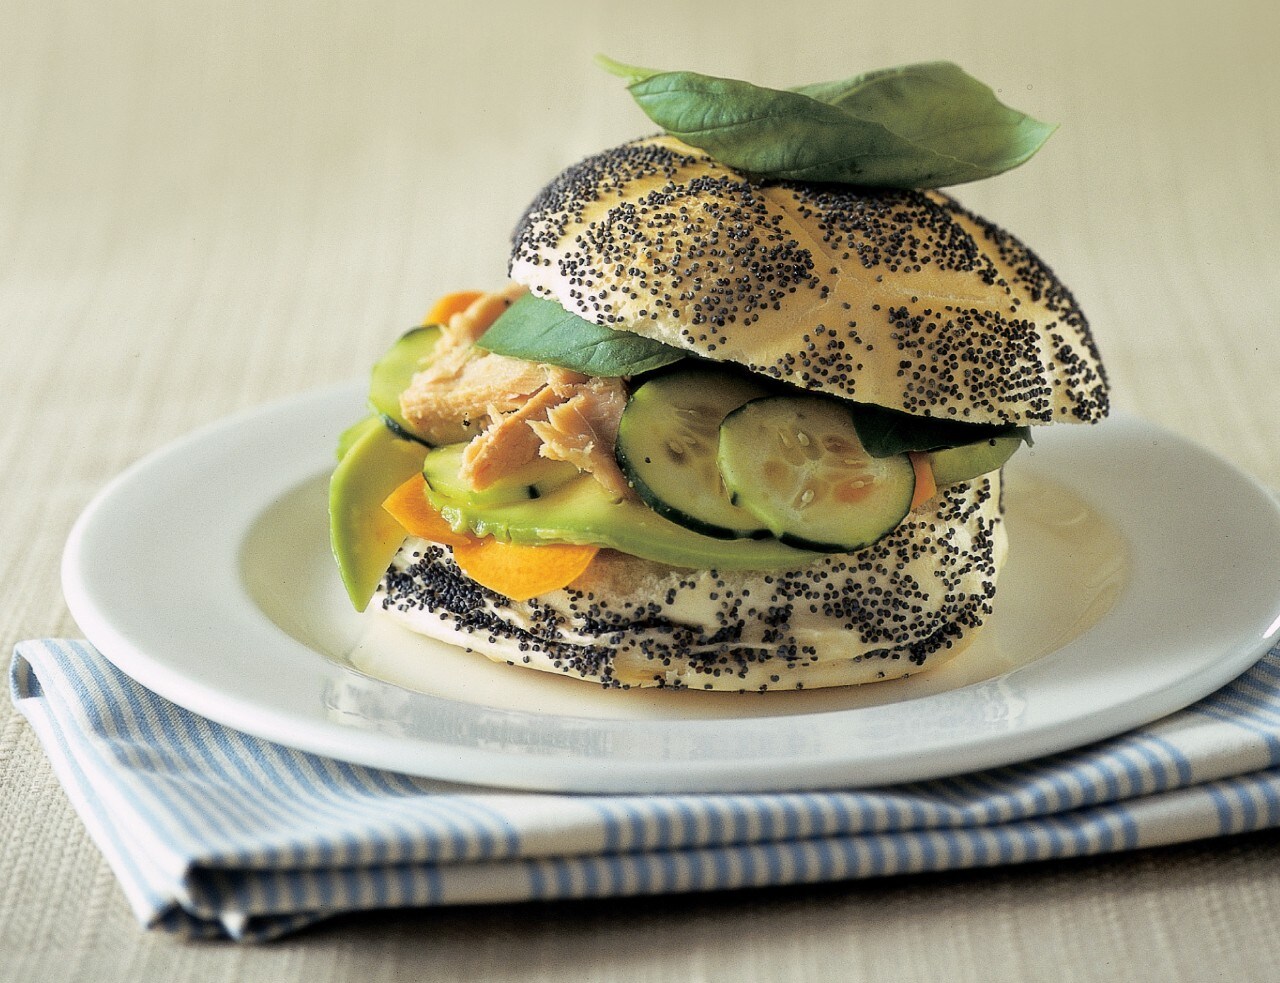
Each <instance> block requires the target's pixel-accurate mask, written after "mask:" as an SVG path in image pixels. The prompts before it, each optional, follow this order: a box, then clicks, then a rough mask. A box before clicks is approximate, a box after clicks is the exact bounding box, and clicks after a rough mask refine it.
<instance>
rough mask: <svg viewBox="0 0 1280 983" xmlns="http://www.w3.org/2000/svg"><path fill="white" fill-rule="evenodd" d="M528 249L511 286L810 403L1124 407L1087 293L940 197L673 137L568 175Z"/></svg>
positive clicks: (1026, 420)
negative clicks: (814, 177)
mask: <svg viewBox="0 0 1280 983" xmlns="http://www.w3.org/2000/svg"><path fill="white" fill-rule="evenodd" d="M513 241H514V249H513V253H512V257H511V266H510V272H511V277H512V279H514V280H516V281H518V282H519V283H522V284H524V285H526V286H528V287H529V288H530V289H531V290H532V291H533V292H534V293H536V294H540V295H542V296H545V297H551V298H554V299H555V300H556V301H558V302H559V303H560V305H561V306H563V307H564V308H565V309H567V310H569V311H571V312H573V313H576V314H578V315H580V316H582V317H584V318H586V319H587V320H589V321H593V322H595V323H597V324H603V325H609V326H613V327H617V328H619V329H622V330H626V331H632V332H635V333H638V334H641V335H644V336H646V337H649V338H652V339H654V340H657V341H661V342H663V343H665V344H668V345H673V346H676V347H679V348H683V349H687V350H689V351H691V352H695V353H697V354H699V355H703V356H706V357H708V358H711V359H718V360H726V361H731V362H737V363H739V364H741V365H744V366H746V367H747V368H748V369H750V370H752V371H754V372H758V373H761V374H764V375H768V376H772V377H774V378H776V379H780V380H782V381H784V382H788V383H791V384H793V385H796V386H799V387H801V388H804V389H809V390H818V391H821V392H826V393H831V394H833V395H835V396H841V397H844V398H847V399H851V400H856V401H858V402H863V403H873V404H877V405H880V406H884V407H888V408H889V409H894V410H902V411H905V412H907V413H913V414H917V415H921V416H933V417H942V418H949V419H956V420H964V421H968V422H972V423H1000V424H1019V425H1022V424H1036V423H1052V422H1057V421H1085V422H1092V421H1095V420H1098V419H1100V418H1101V417H1103V416H1105V415H1106V412H1107V385H1106V377H1105V374H1104V372H1103V369H1102V365H1101V362H1100V361H1099V357H1098V352H1097V349H1096V347H1095V345H1094V342H1093V338H1092V336H1091V335H1090V333H1089V326H1088V324H1087V322H1086V321H1085V318H1084V316H1083V315H1082V314H1081V312H1080V309H1079V308H1078V307H1077V306H1076V303H1075V300H1074V299H1073V298H1072V296H1071V294H1070V292H1069V291H1068V290H1067V289H1066V287H1064V286H1063V285H1062V283H1061V282H1060V281H1059V280H1058V279H1057V278H1056V277H1055V276H1054V275H1053V273H1052V271H1050V270H1049V268H1048V267H1047V266H1045V265H1044V263H1042V262H1041V261H1040V260H1039V259H1038V258H1037V257H1036V256H1035V255H1034V254H1033V253H1032V252H1031V251H1030V250H1028V249H1027V248H1026V247H1025V246H1024V245H1022V243H1020V242H1019V241H1018V240H1017V239H1015V238H1014V237H1013V236H1011V235H1009V234H1008V233H1007V232H1004V231H1002V230H1000V229H998V228H996V227H995V226H994V225H991V224H990V223H988V222H986V221H984V220H982V219H980V218H978V217H977V216H975V215H972V214H970V213H969V212H967V211H965V210H964V209H963V208H961V207H960V206H959V205H957V204H956V203H955V201H953V200H952V199H951V198H949V197H948V196H947V195H945V194H942V193H940V192H936V191H926V192H919V191H897V190H882V189H867V188H853V187H848V186H841V185H819V184H798V183H793V182H779V181H764V182H759V181H751V180H748V179H747V178H746V177H745V176H744V175H742V174H740V173H738V172H736V171H734V170H732V169H730V168H728V167H725V166H723V165H721V164H718V163H716V162H715V161H714V160H712V158H711V157H709V156H708V155H707V154H705V153H703V152H702V151H700V150H696V149H694V148H692V147H689V146H687V145H685V144H683V143H681V142H680V141H678V140H675V139H672V138H670V137H657V138H651V139H646V140H640V141H635V142H633V143H628V144H624V145H622V146H620V147H616V148H614V149H612V150H607V151H604V152H603V153H600V154H596V155H595V156H592V157H588V158H587V159H586V160H584V161H582V162H580V163H578V164H575V165H574V166H572V167H570V168H569V169H568V170H566V171H564V172H563V173H562V174H561V175H560V176H559V177H557V178H556V179H555V180H554V181H552V183H551V184H549V185H548V186H547V187H546V188H545V189H543V191H542V192H541V194H540V195H539V196H538V197H537V199H535V201H534V202H533V204H532V205H531V206H530V208H529V210H528V211H527V212H526V214H525V216H524V218H523V219H522V220H521V222H520V224H519V226H518V227H517V229H516V231H515V233H514V238H513Z"/></svg>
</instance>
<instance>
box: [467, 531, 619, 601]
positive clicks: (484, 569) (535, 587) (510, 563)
mask: <svg viewBox="0 0 1280 983" xmlns="http://www.w3.org/2000/svg"><path fill="white" fill-rule="evenodd" d="M599 551H600V548H599V547H598V546H573V545H570V544H568V543H547V544H545V545H541V546H523V545H517V544H515V543H504V542H502V541H501V540H497V539H492V538H490V539H477V540H473V541H472V542H470V543H467V544H466V545H465V546H455V547H454V548H453V558H454V560H455V561H456V562H457V564H458V566H459V567H461V569H462V572H463V573H465V574H466V575H467V576H468V577H470V578H471V579H472V580H474V581H475V582H476V583H478V584H481V585H483V586H485V587H488V588H489V589H490V590H492V591H497V592H498V593H499V594H502V595H504V596H505V597H509V598H511V599H512V600H513V601H527V600H528V599H529V598H531V597H537V596H538V595H539V594H546V593H549V592H550V591H553V590H559V589H560V588H561V587H567V586H568V585H569V584H571V583H573V582H574V581H575V580H577V579H578V578H579V577H580V576H582V573H583V571H585V570H586V569H587V567H588V566H590V565H591V561H592V560H593V559H595V555H596V553H598V552H599Z"/></svg>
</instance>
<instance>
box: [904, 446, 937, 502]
mask: <svg viewBox="0 0 1280 983" xmlns="http://www.w3.org/2000/svg"><path fill="white" fill-rule="evenodd" d="M907 457H909V458H911V467H912V468H914V469H915V472H916V491H915V494H914V495H912V496H911V511H912V512H914V511H915V510H916V509H918V508H919V507H920V506H921V505H923V504H924V503H925V502H927V501H929V499H931V498H933V496H934V495H936V494H938V483H937V482H936V481H934V480H933V465H932V464H930V463H929V455H928V454H923V453H921V452H919V451H908V452H907Z"/></svg>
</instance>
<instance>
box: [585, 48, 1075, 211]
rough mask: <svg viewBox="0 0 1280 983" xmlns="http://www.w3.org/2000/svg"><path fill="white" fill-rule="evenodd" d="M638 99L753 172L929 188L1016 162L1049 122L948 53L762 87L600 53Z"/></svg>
mask: <svg viewBox="0 0 1280 983" xmlns="http://www.w3.org/2000/svg"><path fill="white" fill-rule="evenodd" d="M598 61H600V64H601V65H602V66H603V67H604V68H605V69H606V70H608V71H610V72H612V73H613V74H615V75H620V76H621V77H623V78H624V79H626V80H627V82H628V88H629V89H630V91H631V95H632V96H633V97H634V98H635V100H636V102H637V103H638V104H639V105H640V108H641V109H643V110H644V111H645V113H646V114H647V115H648V116H649V118H650V119H652V120H653V121H654V122H655V123H657V124H658V125H659V126H661V127H662V128H663V129H664V130H666V131H667V133H668V134H670V135H671V136H674V137H677V138H678V139H680V140H683V141H684V142H686V143H689V144H691V145H693V146H695V147H700V148H701V149H703V150H705V151H706V152H707V153H709V154H710V155H711V156H712V157H714V158H715V159H716V160H718V161H720V162H721V163H723V164H727V165H728V166H730V167H733V168H736V169H737V170H741V171H746V172H748V173H750V174H755V175H758V176H760V177H767V178H780V179H786V180H800V181H832V182H838V183H842V184H860V185H873V186H879V187H893V188H937V187H942V186H944V185H950V184H962V183H964V182H966V181H976V180H979V179H980V178H986V177H991V176H993V175H996V174H1000V173H1002V172H1003V171H1007V170H1009V169H1010V168H1013V167H1017V166H1018V165H1019V164H1022V163H1024V162H1025V161H1027V160H1028V159H1029V158H1030V157H1031V156H1032V155H1033V154H1034V153H1035V152H1036V151H1037V150H1039V149H1040V147H1041V146H1043V145H1044V142H1045V141H1046V140H1047V139H1048V138H1049V135H1050V134H1051V133H1053V131H1054V129H1055V127H1054V126H1052V125H1050V124H1048V123H1042V122H1040V121H1039V120H1036V119H1033V118H1032V117H1030V116H1028V115H1026V114H1025V113H1021V112H1018V111H1017V110H1015V109H1011V108H1009V107H1008V106H1005V105H1004V104H1003V103H1001V102H1000V101H999V100H998V99H997V98H996V96H995V93H994V92H993V91H992V90H991V89H990V87H988V86H986V85H984V84H983V83H981V82H979V81H978V80H977V79H975V78H973V77H972V76H970V75H968V74H966V73H965V72H964V71H963V70H962V69H961V68H959V67H958V66H957V65H953V64H951V63H950V62H925V63H922V64H918V65H906V66H902V67H900V68H890V69H883V70H881V71H876V72H868V73H866V74H863V75H858V76H855V77H853V78H851V79H846V80H844V81H839V82H825V83H819V84H815V85H809V86H802V87H800V88H797V89H791V90H782V89H770V88H765V87H763V86H757V85H752V84H751V83H749V82H740V81H737V80H734V79H724V78H717V77H715V76H710V75H700V74H698V73H696V72H659V71H655V70H652V69H645V68H638V67H635V66H629V65H623V64H620V63H618V62H614V61H611V60H609V59H598Z"/></svg>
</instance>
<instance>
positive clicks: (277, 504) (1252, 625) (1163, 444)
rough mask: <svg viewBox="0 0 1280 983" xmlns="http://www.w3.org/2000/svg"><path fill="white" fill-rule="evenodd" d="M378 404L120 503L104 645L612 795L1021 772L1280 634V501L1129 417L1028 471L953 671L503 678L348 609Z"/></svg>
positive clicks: (325, 725)
mask: <svg viewBox="0 0 1280 983" xmlns="http://www.w3.org/2000/svg"><path fill="white" fill-rule="evenodd" d="M362 391H363V386H362V385H358V384H354V383H353V384H350V385H346V386H343V387H341V388H337V389H330V390H325V391H321V392H316V393H311V394H307V395H304V396H302V397H298V398H295V399H292V400H289V401H287V402H283V403H279V404H276V405H272V406H267V407H265V408H262V409H259V410H256V411H253V412H250V413H247V414H242V415H240V416H237V417H234V418H232V419H229V420H226V421H224V422H222V423H220V424H218V425H216V426H213V427H211V428H208V429H205V430H202V431H200V432H198V433H196V434H193V435H192V436H190V437H188V438H186V439H184V440H182V441H180V442H178V443H176V444H173V445H171V446H169V447H167V448H164V449H162V450H160V451H158V452H157V453H155V454H153V455H151V456H149V457H148V458H146V459H144V460H143V461H141V462H139V463H138V464H136V465H135V466H133V467H132V468H130V469H129V470H128V471H126V472H125V473H124V474H122V475H121V476H120V477H119V478H117V479H116V480H115V481H114V482H112V483H111V484H110V485H109V486H108V487H107V488H106V489H104V490H103V492H102V493H101V494H100V495H99V496H98V497H97V498H96V499H95V500H94V501H93V503H92V504H91V505H90V506H89V507H88V509H86V511H85V513H84V515H83V516H81V518H80V520H79V522H78V523H77V524H76V526H75V528H74V530H73V531H72V534H71V537H70V539H69V541H68V543H67V548H66V553H65V555H64V558H63V587H64V591H65V593H66V597H67V603H68V604H69V605H70V607H71V611H72V614H73V615H74V616H75V618H76V620H77V622H78V623H79V625H80V627H81V629H82V630H83V631H84V633H85V634H86V636H87V637H88V638H89V640H90V641H92V642H93V643H94V645H96V646H97V647H98V648H99V650H101V651H102V653H103V654H104V655H105V656H106V657H107V658H108V659H110V660H111V661H112V662H114V663H115V664H116V665H117V666H119V667H120V668H121V669H122V670H123V671H124V672H126V673H128V674H129V675H130V676H132V677H133V678H135V679H136V680H138V681H139V682H141V683H143V684H144V685H146V686H147V687H149V688H150V689H152V690H154V691H155V692H157V693H159V694H160V695H161V696H164V697H167V698H168V699H170V700H172V701H173V702H175V703H178V704H180V705H182V706H184V707H187V708H188V709H191V710H194V711H196V712H198V713H201V714H204V715H205V716H207V717H210V718H212V719H214V720H217V721H220V722H222V723H224V724H227V725H230V726H232V727H236V728H239V729H241V730H244V731H247V732H249V733H252V734H256V735H259V736H261V737H264V738H268V739H270V740H273V741H277V742H279V743H281V744H285V745H289V746H292V747H296V748H301V749H304V750H308V751H314V752H317V753H320V754H325V755H329V756H332V757H336V758H340V759H343V760H347V761H353V762H358V763H362V764H368V765H373V766H378V767H385V768H390V769H395V770H398V771H402V772H408V773H411V774H416V775H424V776H429V777H434V778H440V779H447V780H452V781H459V782H469V783H476V784H484V785H500V786H510V787H519V788H534V789H548V790H565V791H584V792H585V791H595V792H616V791H699V790H703V791H705V790H722V791H748V790H761V789H783V788H817V787H831V786H861V785H872V784H883V783H891V782H901V781H909V780H915V779H921V778H929V777H935V776H941V775H947V774H956V773H959V772H963V771H969V770H973V769H978V768H984V767H989V766H993V765H997V764H1004V763H1009V762H1013V761H1018V760H1025V759H1027V758H1029V757H1033V756H1037V755H1041V754H1045V753H1049V752H1053V751H1059V750H1064V749H1067V748H1071V747H1075V746H1078V745H1080V744H1083V743H1086V742H1089V741H1093V740H1097V739H1100V738H1103V737H1107V736H1110V735H1113V734H1116V733H1119V732H1121V731H1124V730H1126V729H1129V728H1131V727H1134V726H1137V725H1140V724H1143V723H1146V722H1148V721H1151V720H1153V719H1155V718H1158V717H1160V716H1163V715H1164V714H1167V713H1170V712H1172V711H1174V710H1177V709H1180V708H1181V707H1184V706H1186V705H1187V704H1189V703H1191V702H1193V701H1195V700H1197V699H1199V698H1200V697H1202V696H1204V695H1206V694H1208V693H1210V692H1212V691H1213V690H1214V689H1216V688H1218V687H1219V686H1221V685H1222V684H1224V683H1226V682H1227V681H1228V680H1230V679H1232V678H1234V677H1235V676H1236V675H1238V674H1239V673H1240V672H1242V671H1243V670H1244V669H1246V668H1247V667H1248V666H1250V665H1252V664H1253V662H1254V661H1256V660H1257V659H1258V658H1259V657H1260V656H1261V654H1262V653H1263V652H1265V651H1266V650H1267V649H1268V648H1269V647H1270V645H1271V644H1273V643H1274V640H1275V637H1276V635H1277V633H1278V632H1280V564H1278V563H1277V559H1276V558H1277V557H1280V509H1277V506H1276V503H1275V501H1274V500H1273V499H1272V498H1271V497H1270V495H1269V494H1268V493H1267V492H1266V490H1265V489H1263V488H1262V487H1260V486H1259V485H1258V484H1257V483H1255V482H1254V481H1252V480H1251V479H1249V478H1247V477H1245V476H1244V475H1241V474H1240V473H1238V472H1236V471H1235V470H1233V469H1232V468H1230V467H1229V466H1227V465H1226V464H1224V463H1223V462H1222V461H1221V460H1219V459H1217V458H1216V457H1214V456H1213V455H1211V454H1209V453H1208V452H1206V451H1204V450H1202V449H1200V448H1198V447H1195V446H1194V445H1191V444H1189V443H1187V442H1186V441H1184V440H1182V439H1180V438H1178V437H1176V436H1174V435H1172V434H1170V433H1167V432H1165V431H1162V430H1158V429H1156V428H1154V427H1152V426H1150V425H1148V424H1145V423H1143V422H1140V421H1138V420H1135V419H1132V418H1125V417H1120V418H1118V419H1113V420H1111V421H1109V422H1107V423H1105V424H1103V425H1101V426H1099V427H1070V426H1059V427H1054V428H1049V429H1048V430H1046V431H1045V432H1043V433H1041V434H1037V441H1036V445H1035V447H1034V448H1032V449H1031V450H1029V451H1028V450H1023V451H1021V452H1019V453H1018V455H1017V456H1016V457H1015V458H1014V460H1013V462H1011V465H1010V467H1009V469H1008V472H1009V474H1008V477H1009V484H1008V488H1009V492H1008V495H1009V498H1008V504H1009V518H1010V536H1011V558H1010V562H1009V565H1008V567H1007V568H1006V571H1005V574H1004V576H1003V577H1002V580H1001V592H1000V595H999V596H998V598H997V602H996V603H997V608H996V614H995V617H994V618H993V619H992V624H991V625H989V626H988V627H987V628H986V629H984V631H983V632H982V633H981V634H980V635H979V637H978V641H977V642H975V645H974V647H973V648H972V649H971V650H970V652H969V653H966V656H965V657H964V659H963V661H962V662H961V665H962V666H963V668H951V667H943V668H942V669H940V670H937V671H936V672H934V673H924V674H922V675H920V676H917V677H914V678H913V679H909V680H904V681H902V682H900V683H884V684H879V685H873V686H871V687H861V688H855V689H844V690H830V691H821V692H817V691H815V692H812V693H792V694H763V695H761V694H744V695H742V696H734V695H719V696H710V695H708V694H698V693H683V694H672V693H665V694H664V693H652V692H638V691H630V692H620V691H604V690H600V689H597V688H595V687H594V686H592V685H590V684H586V683H580V682H576V681H573V680H562V679H557V678H553V677H549V676H544V675H542V674H538V673H532V672H529V671H527V670H517V669H508V668H507V667H503V666H493V665H491V664H489V663H488V662H487V661H486V660H484V659H483V658H481V657H480V656H477V655H467V654H465V653H463V652H461V651H460V650H455V649H451V648H450V647H449V646H443V645H437V644H433V643H430V642H428V641H426V640H425V639H419V638H417V637H416V636H408V635H407V634H406V633H404V632H403V631H402V630H401V629H399V628H398V627H395V626H391V625H389V624H387V623H385V621H384V619H382V618H381V617H380V616H379V615H377V614H376V613H373V612H370V613H366V614H365V615H356V614H355V613H354V612H352V611H351V610H350V607H349V606H348V605H347V604H346V602H345V599H344V596H343V593H342V588H341V586H340V585H339V583H338V580H337V575H336V572H335V571H334V569H333V564H332V562H331V559H330V557H329V555H328V546H327V538H326V519H325V512H324V510H325V494H324V483H325V476H326V475H327V472H328V470H329V469H330V467H331V466H332V448H333V446H334V443H335V440H336V438H337V435H338V433H339V432H340V431H341V430H342V429H343V428H344V427H345V426H346V425H347V424H348V423H350V422H351V421H352V420H354V419H356V418H358V417H359V416H360V415H361V413H362V412H363V408H362V402H363V399H362ZM958 661H960V660H958ZM357 666H360V667H363V669H364V671H361V670H360V669H358V668H356V667H357ZM378 676H382V677H385V678H381V679H380V678H377V677H378ZM386 679H395V680H398V681H399V682H400V683H403V684H405V685H397V684H396V683H393V682H388V681H386ZM411 687H416V688H420V689H427V690H431V691H433V692H428V693H422V692H415V691H414V690H413V689H412V688H411Z"/></svg>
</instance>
